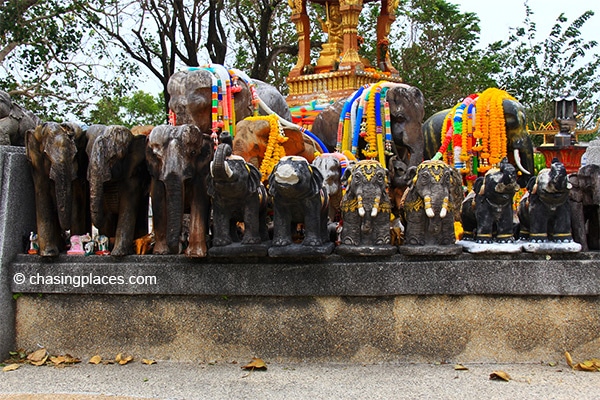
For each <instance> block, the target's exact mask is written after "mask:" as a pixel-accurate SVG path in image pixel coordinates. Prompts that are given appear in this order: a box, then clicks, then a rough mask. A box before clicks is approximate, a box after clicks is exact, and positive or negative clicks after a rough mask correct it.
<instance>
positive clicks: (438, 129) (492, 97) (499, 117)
mask: <svg viewBox="0 0 600 400" xmlns="http://www.w3.org/2000/svg"><path fill="white" fill-rule="evenodd" d="M490 104H492V106H490ZM477 105H479V108H484V109H486V110H493V112H494V118H492V117H491V116H490V115H491V114H490V113H491V112H490V111H488V112H486V113H484V114H481V113H480V114H481V115H480V114H477V116H478V117H479V122H478V120H477V118H474V116H475V114H476V111H477ZM452 112H453V113H452ZM492 119H493V120H494V122H491V121H492ZM473 121H474V122H475V123H473ZM478 123H481V125H477V124H478ZM496 126H498V127H500V128H495V127H496ZM492 127H494V128H492ZM442 128H443V129H442ZM442 131H444V134H442ZM478 131H479V132H481V135H483V134H484V132H485V133H486V134H488V135H489V136H486V138H485V139H473V138H472V136H477V135H478V133H477V132H478ZM423 135H424V137H425V145H424V153H423V156H424V158H425V159H426V160H428V159H433V158H435V157H436V154H437V153H438V152H439V151H440V150H442V152H440V154H439V155H438V157H439V156H443V157H444V158H447V161H446V162H447V163H448V164H450V165H454V166H455V168H458V169H460V170H461V172H462V173H463V174H465V175H469V174H475V172H478V174H475V175H479V176H482V175H483V174H485V172H486V171H487V169H489V168H491V167H493V165H494V164H497V163H499V162H500V161H501V160H502V158H504V157H508V159H509V162H510V163H511V164H512V165H514V166H515V168H517V169H518V171H519V172H518V173H519V174H520V176H519V177H518V182H519V185H520V187H525V186H526V185H527V182H528V181H529V178H530V177H531V176H532V175H531V173H533V171H534V161H533V159H534V151H533V144H532V142H531V138H530V137H529V134H528V133H527V121H526V119H525V107H523V105H522V104H521V103H520V102H518V101H517V100H516V99H514V98H512V97H511V96H510V95H508V93H506V92H504V91H502V90H499V89H495V88H491V89H487V90H485V91H484V92H483V93H481V94H479V95H470V96H468V97H466V98H465V99H464V100H463V101H462V102H461V103H459V104H458V105H457V107H455V108H454V109H448V110H443V111H439V112H437V113H435V114H434V115H432V116H431V117H429V118H428V119H427V120H426V121H425V122H424V123H423ZM443 135H445V141H444V143H442V136H443ZM457 135H460V136H461V138H460V139H459V140H458V142H460V143H461V145H460V146H459V145H457V144H456V140H457V139H456V136H457ZM478 140H481V141H482V142H477V141H478ZM473 141H475V142H473ZM453 143H454V144H453ZM488 143H489V146H492V147H490V148H487V147H486V146H487V145H488ZM493 146H496V147H493ZM484 147H486V148H484ZM448 149H451V151H450V150H448ZM446 153H451V154H449V155H446ZM473 157H476V158H477V162H476V163H477V164H478V166H476V168H478V171H474V167H473V161H472V159H473ZM494 157H495V158H496V159H495V158H494Z"/></svg>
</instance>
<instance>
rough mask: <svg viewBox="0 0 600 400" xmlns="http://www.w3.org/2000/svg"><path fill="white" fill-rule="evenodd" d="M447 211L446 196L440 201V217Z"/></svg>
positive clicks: (444, 215)
mask: <svg viewBox="0 0 600 400" xmlns="http://www.w3.org/2000/svg"><path fill="white" fill-rule="evenodd" d="M447 213H448V197H444V201H443V202H442V209H441V211H440V218H445V217H446V214H447Z"/></svg>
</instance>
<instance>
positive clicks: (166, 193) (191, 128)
mask: <svg viewBox="0 0 600 400" xmlns="http://www.w3.org/2000/svg"><path fill="white" fill-rule="evenodd" d="M211 159H212V142H211V138H210V136H209V135H207V134H203V133H202V132H200V129H198V127H197V126H195V125H189V124H186V125H180V126H171V125H159V126H157V127H155V128H154V129H153V130H152V132H151V133H150V135H149V136H148V144H147V147H146V160H147V161H148V168H149V171H150V175H151V177H152V179H151V187H150V196H151V198H152V220H153V227H154V234H155V241H156V243H155V245H154V250H153V252H154V254H179V253H181V251H182V249H183V246H182V243H181V235H182V233H183V228H182V227H183V216H184V213H188V212H189V214H190V227H189V244H188V246H187V248H186V249H185V254H186V255H188V256H190V257H205V256H206V255H207V251H208V246H207V236H208V221H209V217H210V197H209V196H208V187H207V179H208V175H209V173H210V171H209V167H210V161H211Z"/></svg>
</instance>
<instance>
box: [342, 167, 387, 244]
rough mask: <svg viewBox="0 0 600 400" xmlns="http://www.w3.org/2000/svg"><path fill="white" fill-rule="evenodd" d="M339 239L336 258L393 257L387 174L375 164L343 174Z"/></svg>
mask: <svg viewBox="0 0 600 400" xmlns="http://www.w3.org/2000/svg"><path fill="white" fill-rule="evenodd" d="M343 183H344V184H345V186H346V192H345V194H344V197H343V199H342V204H341V209H342V221H343V228H342V237H341V244H340V245H339V246H338V247H337V249H336V252H337V253H339V254H361V255H370V254H376V255H383V254H393V253H396V251H397V249H396V247H394V246H392V245H391V244H390V237H391V234H390V220H391V211H392V204H391V202H390V198H389V196H388V193H387V190H388V171H387V170H386V169H385V168H384V167H383V165H381V164H380V163H379V161H375V160H361V161H358V162H357V163H356V164H354V165H353V166H352V167H350V168H348V169H346V171H345V172H344V178H343Z"/></svg>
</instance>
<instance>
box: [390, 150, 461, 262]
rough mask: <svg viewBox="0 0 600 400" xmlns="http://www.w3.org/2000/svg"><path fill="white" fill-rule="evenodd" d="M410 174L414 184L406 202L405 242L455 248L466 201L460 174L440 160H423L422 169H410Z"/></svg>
mask: <svg viewBox="0 0 600 400" xmlns="http://www.w3.org/2000/svg"><path fill="white" fill-rule="evenodd" d="M407 173H408V174H410V175H409V176H412V182H411V185H410V186H409V187H408V189H407V191H406V193H405V196H404V202H403V215H404V220H405V221H406V230H405V234H404V243H405V244H406V245H414V246H428V247H431V246H451V245H453V244H454V243H455V241H456V238H455V231H454V221H458V220H460V204H461V202H462V201H463V189H462V178H461V176H460V173H459V172H458V171H457V170H456V169H454V168H453V167H450V166H449V165H448V164H446V163H444V162H443V161H438V160H429V161H423V162H422V163H421V164H420V165H419V166H418V167H410V168H409V169H408V171H407ZM401 247H405V246H401ZM458 248H459V249H460V250H461V251H462V248H461V247H460V246H458Z"/></svg>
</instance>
